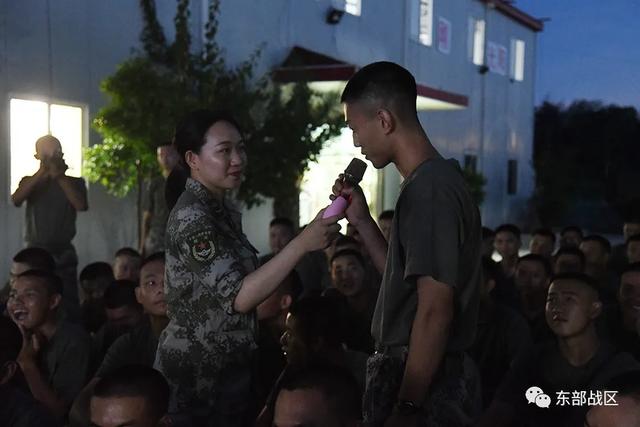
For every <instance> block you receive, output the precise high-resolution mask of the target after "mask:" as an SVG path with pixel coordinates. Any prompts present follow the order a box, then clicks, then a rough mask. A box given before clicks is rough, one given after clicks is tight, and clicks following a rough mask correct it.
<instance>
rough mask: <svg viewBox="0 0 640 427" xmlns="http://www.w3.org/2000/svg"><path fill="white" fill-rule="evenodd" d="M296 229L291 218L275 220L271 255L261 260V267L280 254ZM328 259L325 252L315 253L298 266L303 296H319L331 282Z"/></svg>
mask: <svg viewBox="0 0 640 427" xmlns="http://www.w3.org/2000/svg"><path fill="white" fill-rule="evenodd" d="M295 236H296V227H295V225H294V224H293V221H291V220H290V219H289V218H281V217H278V218H274V219H272V220H271V223H270V224H269V248H270V249H271V253H269V254H267V255H264V256H263V257H261V258H260V265H263V264H265V263H266V262H267V261H269V260H270V259H271V258H273V256H274V255H276V254H278V253H279V252H280V251H281V250H282V248H284V247H285V246H286V245H287V244H288V243H289V242H290V241H291V240H292V239H293V238H294V237H295ZM326 266H327V258H326V255H325V253H324V251H313V252H309V253H308V254H306V255H305V256H304V257H302V259H301V260H300V262H298V264H297V265H296V268H295V270H296V272H297V273H298V277H299V278H300V282H301V283H302V289H303V290H302V295H303V296H307V295H319V294H320V293H321V292H322V289H323V286H325V285H326V284H327V283H328V282H329V278H328V276H329V272H328V271H327V267H326Z"/></svg>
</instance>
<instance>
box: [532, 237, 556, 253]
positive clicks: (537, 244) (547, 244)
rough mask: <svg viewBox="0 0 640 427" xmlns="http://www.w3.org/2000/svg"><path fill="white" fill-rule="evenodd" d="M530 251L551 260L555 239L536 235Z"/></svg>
mask: <svg viewBox="0 0 640 427" xmlns="http://www.w3.org/2000/svg"><path fill="white" fill-rule="evenodd" d="M529 251H530V252H531V253H532V254H538V255H541V256H543V257H545V258H551V254H553V239H551V237H549V236H544V235H542V234H535V235H534V236H533V238H532V239H531V242H529Z"/></svg>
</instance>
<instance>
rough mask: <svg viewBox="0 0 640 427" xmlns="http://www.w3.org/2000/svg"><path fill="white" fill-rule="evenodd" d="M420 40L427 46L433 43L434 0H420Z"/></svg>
mask: <svg viewBox="0 0 640 427" xmlns="http://www.w3.org/2000/svg"><path fill="white" fill-rule="evenodd" d="M418 16H419V19H418V26H419V32H418V40H419V41H420V43H422V44H423V45H425V46H431V44H432V43H433V0H419V14H418Z"/></svg>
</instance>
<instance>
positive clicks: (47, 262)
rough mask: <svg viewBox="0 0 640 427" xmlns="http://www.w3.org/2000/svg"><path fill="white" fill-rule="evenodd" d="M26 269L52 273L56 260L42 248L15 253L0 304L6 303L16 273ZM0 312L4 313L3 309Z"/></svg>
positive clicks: (0, 294) (0, 295)
mask: <svg viewBox="0 0 640 427" xmlns="http://www.w3.org/2000/svg"><path fill="white" fill-rule="evenodd" d="M28 270H42V271H48V272H50V273H54V272H55V270H56V262H55V260H54V259H53V257H52V256H51V254H50V253H49V252H48V251H47V250H46V249H42V248H26V249H22V250H21V251H20V252H18V253H17V254H15V256H14V257H13V260H12V262H11V269H10V270H9V283H7V286H6V287H4V289H2V292H1V293H0V304H2V305H3V306H5V305H6V303H7V299H8V298H9V293H10V291H11V284H12V283H13V282H15V280H16V278H17V277H18V275H20V274H21V273H24V272H25V271H28ZM2 313H4V309H2V310H0V314H2Z"/></svg>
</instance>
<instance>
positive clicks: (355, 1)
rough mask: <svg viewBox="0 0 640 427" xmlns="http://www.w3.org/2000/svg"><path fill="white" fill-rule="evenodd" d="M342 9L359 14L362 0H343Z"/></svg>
mask: <svg viewBox="0 0 640 427" xmlns="http://www.w3.org/2000/svg"><path fill="white" fill-rule="evenodd" d="M344 11H345V12H347V13H349V14H351V15H356V16H360V12H361V11H362V0H345V2H344Z"/></svg>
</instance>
